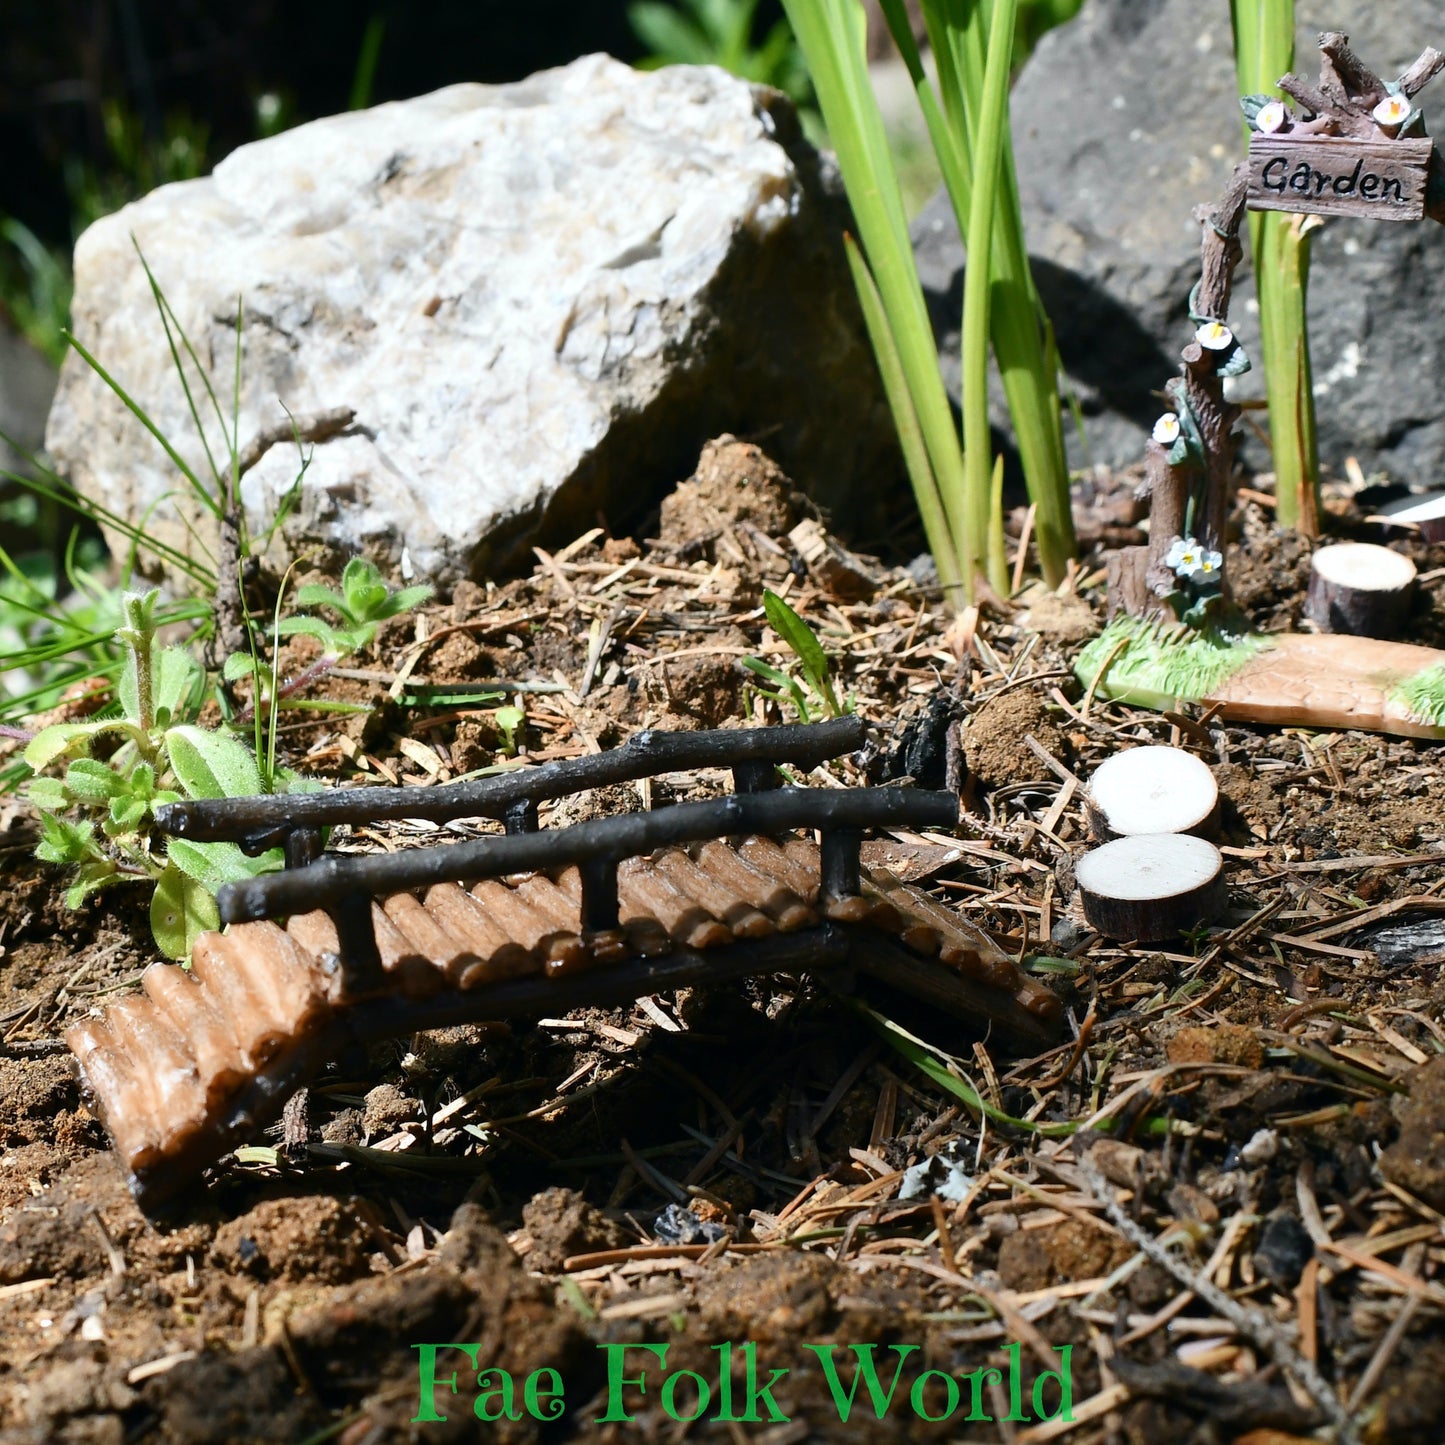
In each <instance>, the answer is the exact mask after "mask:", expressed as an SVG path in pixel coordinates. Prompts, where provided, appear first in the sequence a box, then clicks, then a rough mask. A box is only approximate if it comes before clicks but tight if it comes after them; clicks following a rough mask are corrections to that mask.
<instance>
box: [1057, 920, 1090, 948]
mask: <svg viewBox="0 0 1445 1445" xmlns="http://www.w3.org/2000/svg"><path fill="white" fill-rule="evenodd" d="M1088 933H1089V930H1088V929H1087V928H1085V927H1084V925H1083V924H1082V923H1075V922H1074V920H1073V919H1072V918H1059V919H1056V920H1055V921H1054V926H1053V927H1052V928H1051V929H1049V942H1050V943H1052V944H1053V945H1054V947H1055V948H1062V949H1063V950H1064V952H1065V953H1067V952H1068V951H1069V950H1070V949H1071V948H1077V947H1078V946H1079V945H1080V944H1081V943H1082V942H1083V941H1084V939H1085V938H1086V937H1087V936H1088Z"/></svg>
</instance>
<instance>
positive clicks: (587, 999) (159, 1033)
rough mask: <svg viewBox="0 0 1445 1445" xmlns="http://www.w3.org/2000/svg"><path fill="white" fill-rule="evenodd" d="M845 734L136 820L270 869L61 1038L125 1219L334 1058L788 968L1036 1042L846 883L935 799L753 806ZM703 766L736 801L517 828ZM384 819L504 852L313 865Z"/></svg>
mask: <svg viewBox="0 0 1445 1445" xmlns="http://www.w3.org/2000/svg"><path fill="white" fill-rule="evenodd" d="M863 737H864V727H863V724H862V722H861V721H860V720H858V719H854V718H843V719H838V720H836V721H833V722H829V723H821V724H813V725H806V726H796V727H784V728H759V729H750V730H723V731H718V732H699V733H658V732H651V733H641V734H638V735H637V736H636V737H634V738H633V739H632V740H631V741H630V742H629V743H627V744H626V745H625V746H623V747H621V748H618V749H616V750H614V751H612V752H609V753H603V754H600V755H597V756H594V757H589V758H580V759H573V760H568V761H565V762H559V763H553V764H549V765H546V766H543V767H539V768H535V769H530V770H527V771H524V772H517V773H513V774H508V775H504V776H500V777H491V778H485V779H477V780H473V781H468V782H463V783H456V784H448V785H445V786H441V787H429V788H425V789H415V788H359V789H345V790H337V791H333V792H329V793H314V794H300V795H293V796H286V797H269V798H248V799H221V800H214V801H210V800H208V801H198V802H188V803H176V804H171V805H169V806H168V807H167V808H164V809H161V810H158V813H159V820H160V823H161V826H162V827H163V828H165V829H167V830H168V831H170V832H172V833H175V834H177V835H180V836H185V837H188V838H193V839H202V840H217V839H232V840H235V841H238V842H240V843H241V845H242V846H243V847H245V848H247V849H248V850H250V851H252V852H259V851H261V850H263V849H265V848H269V847H274V846H277V845H278V844H281V845H283V846H284V847H285V848H286V852H287V856H288V859H289V860H290V862H291V863H292V865H293V866H291V867H289V868H288V870H287V871H286V872H283V873H276V874H271V875H267V876H264V877H260V878H256V879H252V880H248V881H247V882H245V883H240V884H231V885H228V886H227V887H225V888H223V889H222V890H221V893H220V895H219V898H218V902H219V905H220V911H221V916H222V918H223V920H224V921H225V922H226V923H228V924H229V925H230V927H229V928H228V930H227V931H226V932H224V933H207V934H203V935H202V936H201V938H199V939H198V940H197V942H196V945H195V949H194V951H193V954H192V962H191V968H190V970H189V971H187V970H185V969H183V968H180V967H177V966H176V965H174V964H165V963H157V964H153V965H152V966H151V967H150V968H149V969H147V970H146V972H145V974H144V975H143V976H142V980H141V982H142V992H141V993H140V994H138V995H133V996H130V997H127V998H123V999H120V1000H118V1001H117V1002H115V1003H113V1004H111V1005H110V1006H109V1007H108V1008H107V1009H106V1011H105V1013H104V1015H103V1016H102V1017H92V1018H88V1019H85V1020H83V1021H81V1022H79V1023H77V1024H75V1025H74V1026H72V1028H71V1029H70V1030H69V1032H68V1034H67V1042H68V1043H69V1045H70V1047H71V1049H72V1051H73V1052H74V1053H75V1055H76V1057H77V1058H78V1059H79V1061H80V1067H81V1071H82V1074H83V1076H84V1080H85V1083H86V1085H87V1087H88V1089H89V1091H90V1094H91V1096H92V1098H93V1100H94V1103H95V1106H96V1108H97V1110H98V1112H99V1113H100V1116H101V1118H102V1119H103V1121H104V1122H105V1124H106V1127H107V1128H108V1129H109V1131H110V1134H111V1138H112V1140H113V1141H114V1144H115V1148H116V1152H117V1154H118V1155H119V1156H120V1159H121V1161H122V1163H123V1165H124V1167H125V1169H126V1171H127V1173H128V1176H129V1179H130V1182H131V1187H132V1189H133V1190H134V1191H135V1193H136V1195H137V1197H138V1198H140V1199H141V1201H142V1202H143V1203H145V1204H147V1205H150V1204H154V1203H157V1202H160V1201H161V1200H163V1199H164V1198H165V1197H167V1196H168V1195H170V1194H173V1193H174V1192H176V1191H177V1190H179V1189H180V1188H182V1187H184V1186H185V1184H186V1183H187V1182H188V1181H189V1180H190V1179H192V1178H193V1177H194V1176H195V1175H196V1174H198V1173H199V1171H200V1170H201V1169H202V1168H203V1167H204V1166H205V1165H206V1164H209V1163H211V1162H213V1161H214V1160H216V1159H218V1158H219V1157H220V1156H221V1155H222V1154H224V1153H225V1152H226V1151H228V1150H229V1149H231V1148H234V1147H235V1146H236V1145H237V1144H240V1143H242V1142H244V1141H245V1140H246V1139H248V1138H251V1137H254V1135H255V1134H256V1132H257V1131H258V1130H259V1129H260V1128H261V1127H263V1126H264V1125H265V1124H266V1123H268V1122H270V1121H271V1120H273V1119H275V1118H276V1117H277V1116H278V1115H279V1113H280V1111H281V1109H282V1107H283V1106H284V1104H285V1102H286V1100H287V1098H288V1097H289V1096H290V1095H291V1094H292V1093H293V1092H294V1091H295V1090H296V1089H297V1088H299V1087H300V1086H301V1085H302V1084H304V1083H305V1082H307V1080H309V1079H311V1078H313V1077H315V1076H316V1075H317V1074H318V1073H320V1072H321V1070H322V1069H324V1068H325V1066H326V1064H327V1063H328V1062H330V1061H332V1060H334V1059H336V1058H337V1057H339V1056H340V1055H341V1053H342V1052H343V1051H344V1050H345V1049H346V1048H347V1047H348V1046H349V1045H351V1044H353V1043H355V1042H365V1041H370V1040H375V1039H379V1038H386V1037H392V1036H397V1035H405V1034H408V1033H412V1032H414V1031H416V1030H418V1029H427V1028H438V1027H442V1026H445V1025H449V1024H455V1023H459V1022H475V1021H481V1020H493V1019H506V1018H514V1017H528V1016H538V1015H541V1014H546V1013H557V1012H561V1011H565V1010H567V1009H571V1008H576V1007H581V1006H584V1005H604V1006H605V1005H612V1004H617V1003H622V1002H626V1001H628V1000H630V999H633V998H636V997H638V996H639V995H641V994H645V993H651V992H654V991H656V990H659V989H671V988H678V987H682V986H685V985H693V984H703V983H716V982H719V981H723V980H728V979H736V978H741V977H745V976H747V975H751V974H761V973H771V972H774V971H779V970H781V971H790V972H793V971H804V970H805V971H808V972H810V973H813V974H815V975H817V976H820V977H822V978H824V979H830V978H831V979H834V980H837V981H839V982H845V981H846V980H847V979H848V978H849V977H850V976H851V974H852V973H854V972H857V973H864V974H869V975H872V976H874V977H877V978H879V979H881V980H883V981H885V982H887V983H890V984H892V985H894V986H896V987H898V988H901V989H903V990H905V991H907V992H909V993H911V994H913V995H915V996H916V997H920V998H922V999H924V1000H926V1001H928V1002H929V1003H930V1004H932V1005H934V1006H936V1007H939V1008H942V1009H944V1010H947V1011H948V1012H950V1013H953V1014H955V1015H959V1016H962V1017H964V1018H966V1019H970V1020H973V1021H974V1022H975V1023H977V1024H979V1025H983V1026H987V1027H990V1028H992V1029H993V1030H995V1031H996V1032H997V1033H999V1034H1002V1035H1003V1036H1004V1037H1005V1038H1006V1039H1008V1040H1010V1041H1012V1042H1013V1043H1015V1044H1029V1043H1033V1044H1039V1043H1045V1042H1048V1041H1051V1040H1052V1038H1053V1037H1054V1035H1055V1033H1056V1031H1057V1027H1058V1023H1059V1018H1060V1012H1061V1010H1060V1006H1059V1001H1058V999H1057V998H1056V997H1055V995H1054V994H1053V993H1052V992H1050V991H1049V990H1048V989H1047V988H1045V987H1044V986H1043V985H1041V984H1039V983H1037V982H1035V981H1034V980H1032V979H1030V978H1028V977H1026V976H1025V975H1024V974H1023V973H1021V972H1020V970H1019V969H1018V967H1017V965H1016V964H1015V963H1014V962H1013V960H1012V959H1010V958H1009V957H1008V956H1007V955H1006V954H1004V953H1003V952H1002V951H1001V950H1000V949H999V948H998V947H997V945H995V944H994V943H993V942H992V941H991V940H990V939H989V938H988V937H987V936H986V935H985V934H983V933H982V932H980V931H979V930H978V929H977V928H976V927H975V926H974V925H972V924H971V923H969V922H968V921H966V920H965V919H963V918H962V917H960V916H959V915H958V914H956V913H954V912H953V911H952V910H950V909H948V908H946V907H944V906H943V905H941V904H939V903H937V902H936V901H934V900H933V899H932V898H930V897H929V896H928V895H927V894H925V893H923V892H921V891H920V890H918V889H916V888H911V887H907V886H905V885H904V884H902V883H900V882H899V881H898V880H897V879H896V878H894V877H893V876H892V875H891V874H889V873H888V872H886V871H885V870H882V869H870V868H868V867H866V866H864V865H863V864H862V863H861V861H860V851H859V850H860V846H861V841H862V836H863V831H864V830H865V829H867V828H870V827H886V826H890V825H891V826H899V825H905V826H911V827H925V826H935V827H937V826H945V827H946V826H951V825H952V824H954V823H956V822H957V819H958V800H957V798H956V797H955V796H954V795H953V794H951V793H937V792H922V791H915V790H911V789H906V788H896V787H885V788H854V789H808V788H796V787H787V788H774V787H771V786H770V783H771V782H772V780H773V779H774V778H775V777H776V768H777V765H778V764H788V763H790V764H793V765H795V766H799V767H804V768H811V767H814V766H816V765H817V764H818V763H819V762H821V761H823V760H824V759H825V758H829V757H834V756H837V755H838V754H840V753H843V752H846V751H850V750H852V749H853V748H856V747H858V746H859V745H860V744H861V743H862V741H863ZM704 766H726V767H731V768H732V770H733V774H734V782H735V787H736V789H737V791H736V792H735V793H734V794H733V795H731V796H729V797H724V798H719V799H716V800H713V801H710V802H701V803H685V804H679V805H676V806H673V807H667V808H662V809H658V810H656V811H653V812H647V813H630V814H624V815H622V816H618V817H609V818H600V819H596V820H594V821H591V822H585V823H578V824H575V825H573V826H571V827H565V828H555V829H547V830H539V829H538V828H537V803H538V802H539V801H542V800H545V799H551V798H557V797H561V796H565V795H566V794H568V793H572V792H577V791H580V790H582V789H584V788H589V787H596V786H599V785H600V784H601V783H613V782H619V781H624V780H627V779H635V778H640V777H646V776H650V775H654V774H657V773H660V772H671V771H674V770H678V769H683V768H696V767H704ZM400 817H408V818H415V817H422V818H430V819H434V820H439V821H440V820H443V819H450V818H458V817H492V818H497V817H500V818H503V819H504V820H505V821H506V825H507V828H508V832H507V833H506V834H505V835H501V836H488V837H484V838H480V839H477V840H476V841H473V842H466V843H458V844H451V845H447V846H442V847H430V848H420V849H414V850H410V851H406V852H400V853H391V854H380V855H367V856H354V857H340V856H335V855H333V856H327V857H322V858H319V859H317V858H316V857H315V856H314V855H315V853H316V851H317V846H318V843H319V839H320V837H321V834H320V832H319V830H320V829H321V828H323V827H326V826H328V825H330V824H335V823H338V822H344V821H347V822H361V821H373V820H376V819H378V818H400ZM800 830H818V831H819V833H820V837H821V842H820V843H814V842H813V841H811V839H809V838H807V837H805V836H802V835H801V833H800ZM279 920H285V921H284V925H283V924H282V923H281V922H280V921H279Z"/></svg>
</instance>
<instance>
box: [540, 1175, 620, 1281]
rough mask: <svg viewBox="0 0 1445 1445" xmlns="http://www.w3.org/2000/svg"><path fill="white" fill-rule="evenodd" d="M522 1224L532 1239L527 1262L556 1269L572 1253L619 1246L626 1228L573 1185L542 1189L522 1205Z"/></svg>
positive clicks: (544, 1267) (544, 1268)
mask: <svg viewBox="0 0 1445 1445" xmlns="http://www.w3.org/2000/svg"><path fill="white" fill-rule="evenodd" d="M522 1224H523V1226H524V1227H525V1229H526V1231H527V1233H528V1235H529V1236H530V1237H531V1240H532V1247H531V1249H530V1250H528V1252H527V1264H528V1266H529V1267H530V1268H532V1269H539V1270H546V1271H549V1272H551V1271H555V1270H559V1269H561V1268H562V1265H563V1263H564V1261H566V1260H567V1259H569V1258H570V1257H571V1256H572V1255H574V1254H592V1253H595V1252H596V1251H597V1250H602V1249H620V1248H621V1247H622V1246H623V1245H624V1244H626V1243H627V1242H628V1235H627V1231H626V1230H624V1229H623V1228H622V1226H621V1225H620V1224H618V1223H616V1222H615V1221H614V1220H611V1219H608V1217H607V1216H606V1215H605V1214H603V1212H602V1211H601V1210H600V1209H598V1208H597V1207H596V1205H593V1204H589V1203H588V1202H587V1201H586V1200H585V1199H584V1198H583V1197H582V1196H581V1195H580V1194H579V1193H577V1191H576V1190H575V1189H544V1190H543V1191H542V1192H541V1193H540V1194H534V1195H533V1196H532V1198H531V1199H530V1200H528V1201H527V1203H526V1205H524V1206H523V1209H522Z"/></svg>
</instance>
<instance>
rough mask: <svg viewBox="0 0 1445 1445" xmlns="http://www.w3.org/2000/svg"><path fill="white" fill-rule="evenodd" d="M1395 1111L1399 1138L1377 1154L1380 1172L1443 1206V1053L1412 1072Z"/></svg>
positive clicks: (1444, 1199) (1401, 1186) (1441, 1207)
mask: <svg viewBox="0 0 1445 1445" xmlns="http://www.w3.org/2000/svg"><path fill="white" fill-rule="evenodd" d="M1395 1113H1396V1115H1397V1116H1398V1117H1399V1120H1400V1137H1399V1138H1398V1139H1396V1140H1395V1142H1394V1143H1393V1144H1391V1145H1390V1147H1389V1148H1388V1149H1386V1150H1385V1152H1384V1153H1383V1154H1382V1155H1381V1156H1380V1172H1381V1173H1382V1174H1383V1175H1384V1176H1385V1178H1386V1179H1389V1180H1392V1181H1393V1182H1394V1183H1396V1184H1398V1185H1399V1186H1400V1188H1401V1189H1407V1190H1409V1192H1410V1193H1411V1194H1413V1195H1415V1197H1416V1198H1417V1199H1423V1200H1424V1201H1425V1203H1426V1204H1428V1205H1430V1207H1431V1208H1432V1209H1445V1055H1441V1056H1439V1057H1437V1058H1433V1059H1431V1060H1430V1061H1429V1063H1426V1064H1422V1065H1420V1066H1419V1067H1418V1068H1417V1069H1416V1070H1415V1071H1414V1073H1413V1075H1412V1076H1411V1078H1410V1092H1409V1095H1408V1096H1407V1097H1405V1098H1403V1099H1398V1100H1397V1102H1396V1104H1395Z"/></svg>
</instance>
